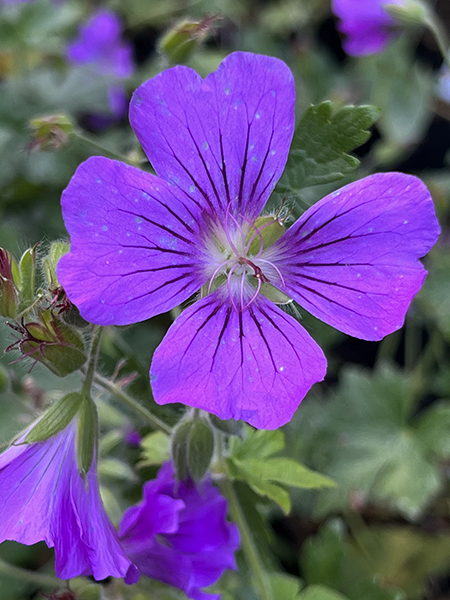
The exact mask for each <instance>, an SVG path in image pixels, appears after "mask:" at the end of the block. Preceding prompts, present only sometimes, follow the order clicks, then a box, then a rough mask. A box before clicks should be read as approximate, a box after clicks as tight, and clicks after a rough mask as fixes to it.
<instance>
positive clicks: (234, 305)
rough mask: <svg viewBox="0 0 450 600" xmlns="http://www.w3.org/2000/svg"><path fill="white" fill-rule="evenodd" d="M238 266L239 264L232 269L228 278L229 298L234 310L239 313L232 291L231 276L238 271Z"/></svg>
mask: <svg viewBox="0 0 450 600" xmlns="http://www.w3.org/2000/svg"><path fill="white" fill-rule="evenodd" d="M237 266H238V263H235V264H234V265H233V266H232V268H231V269H230V271H229V273H228V276H227V288H228V296H229V297H230V300H231V304H232V305H233V308H234V310H235V311H236V312H239V309H238V307H237V306H236V304H235V302H234V299H233V294H232V290H231V284H230V281H231V276H232V275H233V272H234V270H235V269H236V267H237Z"/></svg>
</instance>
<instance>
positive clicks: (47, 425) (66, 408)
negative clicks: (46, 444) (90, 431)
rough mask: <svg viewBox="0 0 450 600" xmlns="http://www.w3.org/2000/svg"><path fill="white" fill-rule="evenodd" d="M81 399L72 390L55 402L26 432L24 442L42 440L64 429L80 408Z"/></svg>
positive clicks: (29, 442) (78, 393)
mask: <svg viewBox="0 0 450 600" xmlns="http://www.w3.org/2000/svg"><path fill="white" fill-rule="evenodd" d="M82 400H83V396H82V395H81V394H80V392H72V393H70V394H67V395H66V396H64V397H63V398H61V399H60V400H58V401H57V402H55V403H54V404H53V405H52V406H50V408H49V409H48V410H47V411H46V412H45V413H44V415H43V417H42V418H41V419H40V420H39V421H38V423H36V425H35V426H34V427H33V429H32V430H31V431H30V432H29V433H28V435H27V436H26V438H25V440H24V443H25V444H34V443H35V442H43V441H45V440H48V439H49V438H51V437H52V436H54V435H56V434H57V433H59V432H60V431H62V430H63V429H65V428H66V427H67V425H69V423H70V422H71V421H72V419H73V418H74V417H75V415H76V414H77V413H78V411H79V410H80V406H81V402H82Z"/></svg>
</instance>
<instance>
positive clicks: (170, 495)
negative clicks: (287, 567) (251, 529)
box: [119, 463, 239, 600]
mask: <svg viewBox="0 0 450 600" xmlns="http://www.w3.org/2000/svg"><path fill="white" fill-rule="evenodd" d="M197 486H198V487H197ZM226 515H227V502H226V500H225V498H223V496H222V495H221V494H220V493H219V491H218V490H217V489H216V488H215V487H214V486H213V484H212V483H211V481H210V480H209V479H205V480H203V481H202V482H200V483H199V484H197V485H196V484H195V483H194V482H192V481H184V482H183V481H181V482H177V481H176V479H175V477H174V469H173V465H172V463H166V464H164V465H163V467H162V468H161V469H160V471H159V473H158V477H157V479H156V480H154V481H149V482H147V483H146V484H145V486H144V498H143V500H142V502H141V503H140V504H138V505H137V506H133V507H131V508H129V509H128V510H127V511H126V512H125V514H124V516H123V519H122V522H121V524H120V529H119V536H120V539H121V542H122V545H123V547H124V549H125V551H126V553H127V555H128V556H129V557H130V558H131V559H132V560H133V562H134V563H135V564H136V565H137V566H138V568H139V571H140V572H141V574H143V575H147V577H151V578H153V579H158V580H159V581H163V582H164V583H168V584H169V585H172V586H174V587H177V588H179V589H181V590H183V591H184V592H185V593H186V594H187V596H188V597H189V598H193V599H194V600H218V599H219V598H220V596H219V595H217V594H206V593H204V592H202V591H201V589H200V588H204V587H207V586H210V585H212V584H213V583H215V582H216V581H217V580H218V579H219V577H220V576H221V575H222V573H223V572H224V570H225V569H235V568H236V563H235V560H234V552H235V551H236V550H237V549H238V547H239V532H238V528H237V527H236V525H235V524H234V523H229V522H227V520H226ZM125 582H127V579H125Z"/></svg>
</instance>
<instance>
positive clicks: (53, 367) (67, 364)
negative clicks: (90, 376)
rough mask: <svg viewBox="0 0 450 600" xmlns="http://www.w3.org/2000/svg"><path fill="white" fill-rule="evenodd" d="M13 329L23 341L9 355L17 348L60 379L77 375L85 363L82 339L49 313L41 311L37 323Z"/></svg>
mask: <svg viewBox="0 0 450 600" xmlns="http://www.w3.org/2000/svg"><path fill="white" fill-rule="evenodd" d="M10 326H11V327H12V328H13V329H15V330H16V331H17V332H18V333H20V334H21V338H20V339H19V340H17V342H15V343H14V344H12V345H11V346H9V347H8V348H7V349H6V352H7V351H9V350H12V349H13V348H15V347H18V349H19V350H20V352H21V353H22V354H23V355H24V356H29V357H30V358H32V359H34V360H35V361H38V362H41V363H42V364H44V365H45V366H46V367H47V368H48V369H50V371H52V373H55V375H58V376H59V377H65V376H66V375H69V373H73V372H74V371H77V370H78V369H79V368H80V367H81V366H82V365H83V364H84V363H85V362H86V355H85V353H84V344H83V340H82V339H81V337H80V335H79V334H78V333H77V332H76V331H75V330H74V329H72V328H71V327H69V326H68V325H66V324H64V323H62V322H61V321H60V320H57V319H56V318H55V317H54V315H53V314H52V312H51V311H50V310H45V311H41V312H40V314H39V321H38V322H31V323H26V324H24V323H23V322H22V324H21V325H11V324H10Z"/></svg>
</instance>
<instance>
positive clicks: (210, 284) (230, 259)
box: [208, 258, 234, 294]
mask: <svg viewBox="0 0 450 600" xmlns="http://www.w3.org/2000/svg"><path fill="white" fill-rule="evenodd" d="M233 260H234V259H232V258H229V259H228V260H226V261H224V262H223V263H222V264H221V265H219V266H218V267H217V269H216V270H215V271H214V273H213V274H212V275H211V277H210V278H209V285H208V294H209V293H210V292H211V287H212V284H213V283H214V279H215V278H216V275H217V274H218V273H219V271H220V270H221V269H223V268H225V266H226V265H227V264H228V263H229V262H233Z"/></svg>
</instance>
